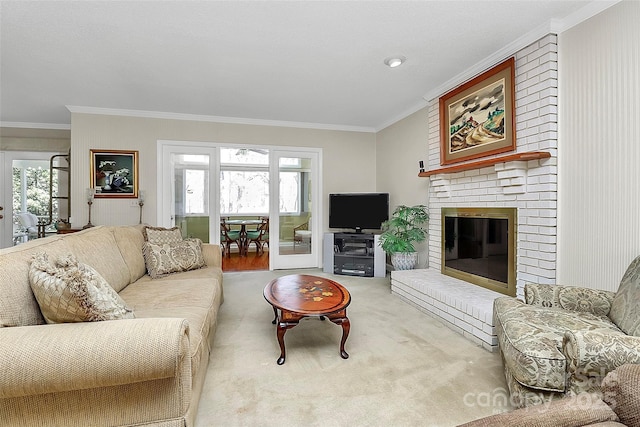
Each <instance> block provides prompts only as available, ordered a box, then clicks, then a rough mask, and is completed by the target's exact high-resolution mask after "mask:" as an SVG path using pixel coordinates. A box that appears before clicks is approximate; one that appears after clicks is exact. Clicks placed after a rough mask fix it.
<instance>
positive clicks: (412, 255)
mask: <svg viewBox="0 0 640 427" xmlns="http://www.w3.org/2000/svg"><path fill="white" fill-rule="evenodd" d="M428 220H429V214H428V213H427V207H426V206H424V205H416V206H405V205H400V206H398V207H397V208H396V209H395V210H394V211H393V214H391V218H389V219H388V220H387V221H385V222H383V223H382V234H381V235H380V246H381V247H382V249H383V250H384V251H385V252H386V253H388V254H390V255H391V264H392V265H393V268H395V269H396V270H411V269H413V268H415V266H416V264H417V262H418V253H417V252H416V248H414V247H413V244H414V243H418V242H422V241H424V240H425V239H426V238H427V228H426V223H427V221H428Z"/></svg>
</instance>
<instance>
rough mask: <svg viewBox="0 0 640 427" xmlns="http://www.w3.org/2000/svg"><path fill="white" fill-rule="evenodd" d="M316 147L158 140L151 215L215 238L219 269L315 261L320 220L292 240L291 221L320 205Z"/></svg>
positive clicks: (162, 222)
mask: <svg viewBox="0 0 640 427" xmlns="http://www.w3.org/2000/svg"><path fill="white" fill-rule="evenodd" d="M318 152H319V149H302V150H301V151H292V150H287V151H280V150H279V149H278V148H277V147H265V146H248V145H230V144H216V143H192V142H181V141H158V153H161V159H160V161H159V162H158V165H159V170H158V175H159V176H161V177H162V180H161V181H160V182H159V185H158V201H159V203H158V223H159V225H162V226H179V227H180V228H181V230H183V235H184V236H185V237H189V236H191V237H200V238H202V237H201V236H206V240H205V239H204V238H203V241H207V242H211V243H219V244H221V246H222V247H223V250H224V251H225V260H224V261H223V270H224V271H245V270H257V269H271V270H273V269H284V268H304V267H319V266H320V256H319V254H320V246H319V244H318V242H320V240H321V239H320V238H319V234H318V233H320V231H319V230H321V228H319V227H321V225H320V224H319V223H318V224H315V225H317V227H316V228H315V231H314V229H313V227H311V230H307V231H309V232H310V233H311V234H310V235H309V236H308V237H305V239H304V241H301V242H297V241H296V242H294V240H293V236H294V235H295V230H293V228H294V227H295V226H297V225H299V224H297V222H299V221H300V219H301V218H304V219H305V220H307V219H310V218H315V217H317V216H318V215H317V213H316V211H319V209H320V203H319V201H313V200H314V197H317V194H316V193H313V192H311V189H312V188H314V189H319V185H320V184H319V173H318V166H319V158H320V155H319V153H318ZM283 159H284V160H283ZM163 171H165V172H166V171H171V172H170V173H163ZM209 201H211V202H209ZM265 222H266V225H265ZM294 223H295V224H294ZM196 224H197V225H196ZM281 224H282V225H281ZM292 224H293V225H292ZM223 227H226V228H228V230H229V231H230V233H228V234H229V235H230V236H232V237H233V238H232V239H231V240H232V242H227V241H226V239H227V236H225V233H224V232H223ZM265 227H266V230H265V229H264V228H265ZM274 227H275V228H274ZM260 228H262V230H260ZM307 228H309V227H307ZM216 230H219V231H216ZM302 234H305V233H302ZM316 234H317V235H316ZM312 236H313V237H312ZM294 243H295V248H294ZM298 243H300V244H298ZM292 249H295V251H292ZM224 267H226V270H225V268H224Z"/></svg>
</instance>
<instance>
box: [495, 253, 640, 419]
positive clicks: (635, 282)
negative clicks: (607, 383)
mask: <svg viewBox="0 0 640 427" xmlns="http://www.w3.org/2000/svg"><path fill="white" fill-rule="evenodd" d="M494 325H495V327H496V333H497V336H498V343H499V347H500V352H501V354H502V358H503V362H504V370H505V377H506V379H507V384H508V387H509V391H510V394H511V400H512V403H513V404H514V405H515V406H516V407H524V406H530V405H534V404H538V403H541V402H544V401H549V400H551V399H553V398H557V397H562V396H565V395H567V394H570V395H573V394H577V393H580V392H598V390H599V388H600V384H601V382H602V379H603V378H604V377H605V375H607V373H609V372H610V371H612V370H614V369H615V368H617V367H618V366H621V365H623V364H625V363H635V364H640V257H638V258H636V259H635V260H634V261H633V262H632V263H631V265H629V267H628V268H627V271H626V272H625V274H624V276H623V278H622V280H621V282H620V286H619V288H618V291H617V292H615V293H614V292H609V291H602V290H595V289H588V288H581V287H570V286H559V285H540V284H527V285H526V286H525V301H524V302H523V301H520V300H517V299H515V298H511V297H501V298H497V299H496V300H495V302H494Z"/></svg>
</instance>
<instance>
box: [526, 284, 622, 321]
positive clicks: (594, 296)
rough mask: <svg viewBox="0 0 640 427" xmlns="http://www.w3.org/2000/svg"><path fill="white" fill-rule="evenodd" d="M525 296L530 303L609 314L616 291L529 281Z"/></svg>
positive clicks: (600, 314) (601, 314) (603, 314)
mask: <svg viewBox="0 0 640 427" xmlns="http://www.w3.org/2000/svg"><path fill="white" fill-rule="evenodd" d="M524 296H525V302H526V303H527V304H529V305H536V306H540V307H547V308H551V307H554V308H562V309H564V310H571V311H582V312H588V313H592V314H595V315H597V316H607V315H608V314H609V311H610V310H611V302H612V301H613V297H614V296H615V292H610V291H602V290H598V289H590V288H582V287H578V286H562V285H541V284H537V283H527V284H526V285H525V287H524Z"/></svg>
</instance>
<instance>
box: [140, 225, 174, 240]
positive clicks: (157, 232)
mask: <svg viewBox="0 0 640 427" xmlns="http://www.w3.org/2000/svg"><path fill="white" fill-rule="evenodd" d="M144 240H145V241H147V242H149V243H153V244H155V245H164V244H165V243H179V242H181V241H182V233H181V232H180V229H179V228H178V227H173V228H164V227H149V226H147V227H145V228H144Z"/></svg>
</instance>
